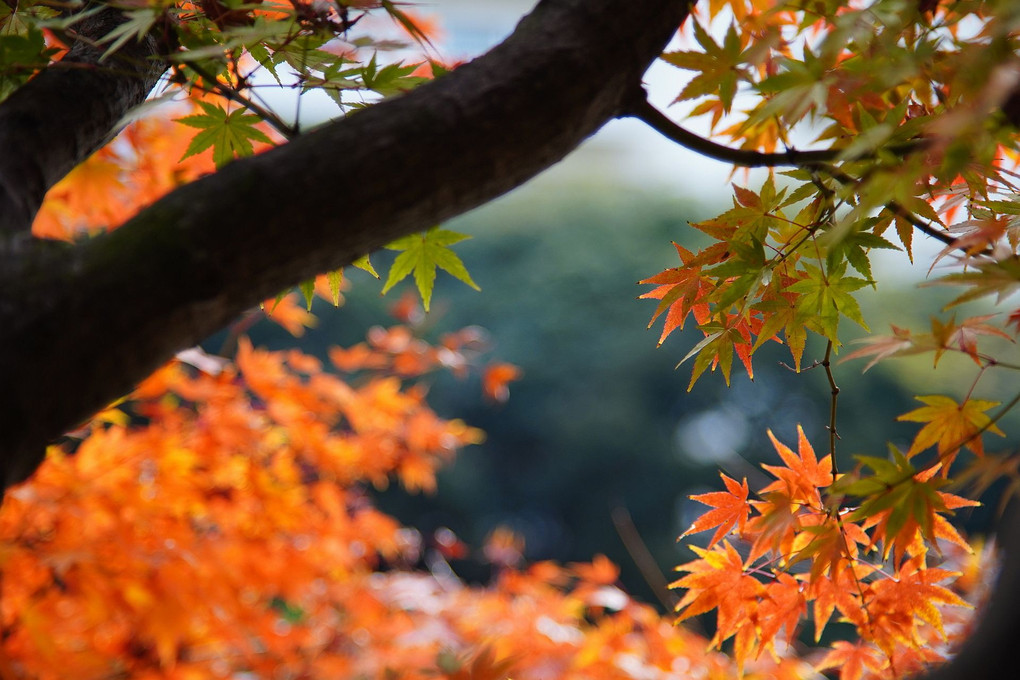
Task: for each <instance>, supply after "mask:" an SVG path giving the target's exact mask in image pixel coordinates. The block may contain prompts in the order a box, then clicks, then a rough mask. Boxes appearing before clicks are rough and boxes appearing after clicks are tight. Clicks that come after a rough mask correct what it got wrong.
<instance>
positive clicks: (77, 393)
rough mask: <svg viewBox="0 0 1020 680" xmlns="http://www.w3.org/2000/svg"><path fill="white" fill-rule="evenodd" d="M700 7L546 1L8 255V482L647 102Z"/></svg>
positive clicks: (4, 347) (2, 276)
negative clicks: (206, 166)
mask: <svg viewBox="0 0 1020 680" xmlns="http://www.w3.org/2000/svg"><path fill="white" fill-rule="evenodd" d="M687 6H688V3H687V2H686V1H683V0H669V1H666V0H544V1H543V2H541V3H540V4H539V6H538V7H537V8H536V9H535V11H534V12H533V13H532V14H531V15H530V16H528V17H526V18H525V19H524V20H522V21H521V23H520V25H519V26H518V28H517V29H516V30H515V32H514V33H513V35H511V36H510V37H509V38H508V39H507V40H506V41H505V42H504V43H503V44H501V45H499V46H498V47H496V48H495V49H493V50H492V51H491V52H490V53H488V54H486V55H484V56H483V57H480V58H479V59H477V60H475V61H474V62H472V63H469V64H467V65H465V66H462V67H461V68H458V69H457V70H456V71H454V72H453V73H451V74H449V75H447V76H444V77H443V78H441V79H439V80H437V81H435V82H433V83H429V84H428V85H425V86H423V87H420V88H418V89H416V90H415V91H413V92H411V93H409V94H408V95H405V96H402V97H399V98H396V99H393V100H391V101H387V102H383V103H381V104H379V105H376V106H373V107H371V108H369V109H367V110H364V111H362V112H358V113H356V114H354V115H352V116H350V117H349V118H347V119H345V120H342V121H339V122H336V123H332V124H329V125H326V126H324V127H323V128H321V129H319V130H317V131H315V132H312V133H310V134H308V135H306V136H303V137H301V138H299V139H297V140H295V141H293V142H291V143H288V144H286V145H284V146H282V147H280V148H278V149H275V150H273V151H270V152H268V153H266V154H264V155H262V156H259V157H256V158H251V159H245V160H243V161H238V162H235V163H233V164H231V165H229V166H227V167H226V168H225V169H223V170H222V171H220V172H217V173H216V174H214V175H210V176H208V177H206V178H204V179H202V180H200V181H197V182H194V183H192V184H190V185H188V186H185V187H182V188H181V189H179V190H177V191H175V192H173V193H171V194H170V195H168V196H166V197H165V198H164V199H162V200H161V201H159V202H157V203H156V204H154V205H153V206H151V207H150V208H148V209H146V210H144V211H143V212H142V213H140V214H139V215H138V216H137V217H135V218H134V219H132V220H131V221H130V222H129V223H128V224H126V225H124V226H122V227H121V228H120V229H118V230H117V231H115V232H113V233H112V234H109V235H107V236H104V237H101V238H97V239H94V240H91V241H87V242H85V243H82V244H80V245H78V246H74V247H70V246H64V245H57V244H47V243H39V242H33V243H29V244H22V245H21V246H20V247H18V248H14V249H10V248H8V250H7V252H6V253H0V257H2V258H3V261H0V328H2V329H3V331H2V333H0V385H4V387H5V388H4V390H3V391H2V393H0V432H3V447H4V450H3V452H2V453H3V459H2V470H0V474H2V475H3V482H4V485H5V486H6V485H10V484H12V483H14V482H16V481H18V480H21V479H24V478H25V477H26V476H27V475H29V474H31V472H32V471H33V470H34V469H35V468H36V467H37V465H38V463H39V461H40V460H41V456H42V452H43V449H44V445H45V444H46V442H47V441H49V440H52V439H53V438H54V437H56V436H58V435H60V434H61V433H62V432H64V431H66V430H69V429H71V428H73V427H74V426H75V425H76V424H77V423H79V422H80V421H81V420H83V419H84V418H86V417H87V416H88V415H89V414H90V413H92V412H94V411H96V410H97V409H100V408H102V407H103V406H104V405H105V404H106V403H108V402H110V401H111V400H113V399H115V398H117V397H118V396H120V395H122V394H124V393H126V392H128V391H129V390H130V389H131V388H132V386H133V385H134V384H135V383H136V382H137V381H139V380H141V379H142V378H144V377H145V376H146V375H147V374H148V373H149V372H151V371H152V370H153V369H155V368H156V367H157V366H158V365H159V364H160V363H162V362H164V361H166V360H167V359H168V358H170V357H171V356H172V355H173V353H174V352H176V351H177V350H180V349H181V348H183V347H187V346H189V345H191V344H194V343H196V342H198V341H199V340H201V339H202V338H204V337H206V336H207V335H209V334H210V333H212V332H214V331H215V330H217V329H218V328H221V327H222V326H223V325H225V324H226V323H228V322H229V321H230V320H231V319H232V318H233V317H234V316H236V315H237V314H238V313H239V312H241V311H242V310H244V309H245V308H247V307H250V306H251V305H253V304H255V303H256V302H258V301H259V300H261V299H264V298H265V297H268V296H270V295H272V294H274V293H275V292H277V291H279V290H281V289H282V288H285V287H287V286H290V285H293V284H294V283H296V282H297V281H299V280H302V279H304V278H307V277H310V276H312V275H314V274H316V273H317V272H321V271H324V270H327V269H334V268H337V267H340V266H342V265H345V264H348V263H350V262H351V261H352V260H353V259H355V258H356V257H358V256H360V255H363V254H365V253H367V252H370V251H372V250H374V249H376V248H378V247H380V246H382V245H384V244H386V243H388V242H390V241H392V240H393V239H394V238H396V237H398V236H401V235H404V234H408V233H412V232H414V231H416V230H420V229H424V228H427V227H430V226H432V225H434V224H436V223H438V222H440V221H442V220H444V219H447V218H449V217H452V216H454V215H457V214H460V213H462V212H464V211H466V210H469V209H470V208H473V207H475V206H477V205H479V204H481V203H484V202H486V201H489V200H491V199H492V198H494V197H496V196H498V195H500V194H502V193H504V192H506V191H508V190H510V189H512V188H514V187H516V186H518V185H519V184H521V183H523V182H524V181H526V180H527V179H529V178H530V177H532V176H534V175H535V174H537V173H538V172H540V171H541V170H543V169H545V168H547V167H549V166H550V165H552V164H553V163H555V162H557V161H558V160H560V159H561V158H562V157H563V156H565V155H566V154H567V153H569V152H570V151H571V150H572V149H574V148H575V147H576V146H577V145H578V144H579V143H580V142H581V141H582V140H583V139H585V138H586V137H588V136H589V135H591V134H592V133H594V132H595V131H596V130H598V129H599V128H600V127H601V126H602V125H603V124H604V123H605V122H607V121H608V120H610V119H611V118H613V117H614V116H616V115H617V114H618V113H619V112H620V111H621V110H622V109H623V106H622V102H624V101H625V100H626V99H627V98H629V97H633V96H636V95H637V94H639V93H640V88H639V86H640V84H641V77H642V74H643V73H644V71H645V70H646V69H647V67H648V65H649V64H650V63H651V61H652V60H653V59H654V58H655V57H656V56H657V55H658V54H659V52H660V51H661V50H662V48H663V46H664V45H665V43H666V42H667V41H668V40H669V38H670V37H671V36H672V35H673V33H674V31H675V30H676V28H677V27H678V26H679V24H680V22H681V20H682V19H683V18H684V16H685V15H686V13H687ZM73 72H74V73H79V71H78V70H74V71H73ZM70 73H71V72H70V71H68V74H70ZM43 75H46V74H43ZM41 78H42V76H40V78H39V79H41ZM39 79H37V80H39ZM33 82H34V81H33ZM40 87H41V86H40ZM53 96H56V95H53ZM80 96H82V97H84V96H85V93H81V95H80ZM94 96H99V95H94ZM100 98H102V97H101V96H100ZM65 108H66V106H65ZM79 123H80V122H79ZM107 124H108V125H109V124H112V121H110V122H109V123H107ZM57 127H59V124H58V125H57ZM40 144H41V146H50V145H52V144H50V143H40ZM73 158H77V155H75V156H73V157H72V156H70V155H69V156H68V157H67V158H65V159H62V160H61V163H60V164H59V165H60V167H63V166H64V165H66V164H68V163H71V162H72V160H73Z"/></svg>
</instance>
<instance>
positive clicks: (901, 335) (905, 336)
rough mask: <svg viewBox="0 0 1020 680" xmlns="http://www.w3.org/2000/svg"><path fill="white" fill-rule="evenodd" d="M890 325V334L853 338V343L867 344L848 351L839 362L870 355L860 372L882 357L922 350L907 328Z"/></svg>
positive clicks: (865, 371)
mask: <svg viewBox="0 0 1020 680" xmlns="http://www.w3.org/2000/svg"><path fill="white" fill-rule="evenodd" d="M890 327H891V328H892V332H893V334H892V335H873V336H871V337H867V338H862V339H860V340H855V341H854V342H855V343H860V344H864V345H867V346H866V347H862V348H861V349H857V350H854V351H853V352H850V353H849V354H847V355H846V356H844V357H843V358H842V359H840V360H839V362H840V363H843V362H845V361H850V360H851V359H860V358H862V357H871V359H870V361H868V363H867V365H865V367H864V369H863V370H862V371H861V372H862V373H867V371H868V369H869V368H871V367H872V366H874V365H875V364H877V363H878V362H879V361H882V360H883V359H887V358H889V357H893V356H901V355H905V354H916V353H917V352H921V351H923V349H922V348H920V347H918V346H917V344H916V339H915V338H914V336H913V335H912V334H911V332H910V331H909V330H908V329H906V328H900V327H899V326H896V325H893V324H890Z"/></svg>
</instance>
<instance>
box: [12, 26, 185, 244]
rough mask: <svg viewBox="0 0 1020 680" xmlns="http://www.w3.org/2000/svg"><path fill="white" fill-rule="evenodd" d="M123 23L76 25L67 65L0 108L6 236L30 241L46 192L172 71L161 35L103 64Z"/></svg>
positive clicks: (63, 61) (133, 44)
mask: <svg viewBox="0 0 1020 680" xmlns="http://www.w3.org/2000/svg"><path fill="white" fill-rule="evenodd" d="M122 20H123V19H122V16H121V13H120V12H119V11H118V10H114V9H106V10H103V11H101V12H99V13H98V14H95V15H92V16H90V17H89V18H87V19H85V20H84V21H81V22H79V23H78V24H76V25H75V29H76V33H75V35H77V36H78V39H77V40H75V41H74V43H73V44H72V45H71V49H70V50H69V51H68V53H67V54H66V55H65V56H64V57H63V59H61V60H60V61H59V62H57V63H56V64H55V65H54V66H52V67H50V68H48V69H46V70H45V71H43V72H42V73H40V74H39V75H38V76H36V77H35V78H33V79H32V80H30V81H29V82H28V83H26V84H25V85H24V86H23V87H21V88H19V89H18V90H17V91H15V92H14V94H12V95H11V96H10V97H8V98H7V100H6V101H4V103H3V105H2V106H0V149H2V150H3V152H2V153H0V237H2V238H4V239H6V240H10V239H11V238H12V236H13V234H15V233H17V232H20V233H22V234H26V235H27V232H28V230H29V229H30V228H31V226H32V220H33V219H34V218H35V214H36V212H37V211H38V210H39V206H40V205H41V204H42V200H43V197H44V196H45V195H46V192H47V190H49V188H50V187H52V186H53V185H54V184H56V182H57V181H58V180H60V178H62V177H63V176H64V175H66V174H67V173H68V172H70V171H71V169H72V168H74V167H75V166H76V165H78V164H79V163H81V162H82V161H83V160H85V159H86V158H88V156H89V155H91V154H92V153H93V152H94V151H96V150H97V149H98V148H99V147H101V146H103V144H105V143H106V142H107V141H109V139H110V138H111V136H112V135H113V133H115V132H116V130H114V127H115V126H116V124H117V122H118V121H119V120H121V118H122V117H123V116H124V114H125V113H127V111H129V110H130V109H131V108H132V107H134V106H137V105H138V104H141V103H142V102H143V101H144V100H145V97H146V95H147V94H148V93H149V91H150V90H151V89H152V88H153V86H154V85H155V84H156V81H157V80H158V79H159V77H160V75H161V74H162V73H163V72H164V71H165V70H166V62H165V61H163V60H162V59H160V58H158V57H157V54H158V50H157V47H158V44H157V40H156V38H155V37H154V36H149V37H147V38H146V39H145V40H142V41H140V42H135V41H129V42H128V43H127V44H126V45H125V46H124V47H123V49H121V50H119V51H118V52H117V53H116V54H114V55H111V56H110V58H109V59H107V60H106V61H104V62H102V63H100V59H101V57H102V56H103V53H104V52H105V51H106V48H105V47H104V46H97V45H96V44H95V41H96V40H98V39H99V38H102V37H103V36H105V35H106V34H108V33H109V32H110V31H111V30H113V28H115V27H116V26H117V25H118V24H119V23H120V22H121V21H122Z"/></svg>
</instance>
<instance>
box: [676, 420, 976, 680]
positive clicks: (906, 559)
mask: <svg viewBox="0 0 1020 680" xmlns="http://www.w3.org/2000/svg"><path fill="white" fill-rule="evenodd" d="M769 434H770V437H771V439H772V444H773V446H774V447H775V449H776V451H777V453H778V454H779V456H780V458H781V459H782V462H783V465H781V466H772V465H765V466H763V467H764V468H765V470H767V471H768V472H769V473H770V474H771V475H772V476H773V477H775V481H773V482H772V483H770V484H768V485H767V486H765V487H764V488H762V489H761V490H760V491H758V493H757V499H755V498H753V497H751V496H750V492H749V488H748V485H747V480H746V479H745V480H743V482H742V483H738V482H737V481H736V480H734V479H731V478H730V477H727V476H726V475H725V474H723V475H721V476H722V479H723V482H724V484H725V487H726V490H725V491H718V492H712V493H706V494H700V495H696V496H692V498H693V499H694V500H697V501H698V502H700V503H703V504H705V505H708V506H710V507H711V508H712V509H711V510H709V511H708V512H706V513H705V514H703V515H702V516H701V517H699V518H698V519H697V520H696V521H695V522H694V523H693V524H692V525H691V527H690V528H689V529H688V530H687V532H686V533H685V535H687V534H691V533H697V532H701V531H707V530H710V529H715V532H714V534H713V535H712V538H711V540H710V541H709V543H708V547H707V548H699V547H696V546H692V550H694V552H695V553H696V554H697V555H698V559H696V560H694V561H692V562H689V563H687V564H684V565H681V566H680V567H678V568H677V569H678V571H683V572H687V575H685V576H683V577H682V578H680V579H678V580H677V581H676V582H674V583H673V584H672V585H673V587H676V588H684V589H685V592H684V596H683V599H682V600H681V601H680V603H679V604H678V605H677V609H678V611H680V612H681V614H680V620H681V621H682V620H685V619H688V618H690V617H692V616H695V615H698V614H702V613H705V612H708V611H710V610H712V609H715V610H717V625H716V631H715V635H714V637H713V638H712V641H711V642H712V645H714V646H719V645H721V644H722V643H723V642H725V641H727V640H729V639H730V638H733V643H732V654H733V656H734V658H735V660H736V662H737V664H738V666H743V665H744V664H745V663H746V662H747V661H748V660H752V659H758V657H759V656H760V655H761V654H762V652H765V651H767V652H769V653H770V654H771V655H773V656H776V657H783V656H785V655H786V654H788V653H789V651H788V650H789V646H790V645H791V644H792V643H795V642H796V640H797V636H798V634H799V632H800V625H801V623H802V621H804V620H806V619H807V617H808V614H809V612H810V614H811V618H812V619H813V621H814V632H815V635H814V638H815V642H816V643H817V642H818V641H819V640H820V639H821V637H822V634H823V631H824V630H825V628H826V625H827V624H828V623H829V621H830V620H832V618H833V616H834V614H837V615H838V618H839V620H841V621H843V622H847V623H849V624H852V625H853V627H854V629H855V631H856V637H857V639H856V640H854V641H846V640H836V641H834V642H832V643H831V645H830V646H829V647H828V648H827V651H819V652H818V653H815V654H811V653H807V654H805V653H804V652H800V654H801V655H802V656H804V657H811V656H813V657H814V659H815V663H814V666H815V668H816V670H819V671H821V670H825V669H829V668H839V676H840V678H841V679H842V680H860V679H861V678H885V677H903V676H905V675H909V674H911V673H914V672H917V671H919V670H921V669H923V668H924V667H925V666H927V665H930V664H932V663H936V662H939V661H943V660H945V658H946V655H947V654H948V653H949V652H950V651H951V650H952V648H953V647H954V645H955V644H956V643H958V642H960V641H961V640H962V639H963V638H964V637H965V636H966V635H967V633H968V632H969V627H970V620H971V604H970V603H969V602H968V599H974V598H975V597H977V596H980V594H981V593H982V592H983V589H984V588H985V587H986V585H984V584H982V583H981V582H980V579H979V578H978V574H979V573H980V571H981V569H982V560H983V559H987V555H983V554H981V553H980V551H978V552H976V551H975V550H974V549H973V548H972V547H971V546H970V545H969V544H968V543H967V542H966V541H965V540H964V539H963V538H962V537H961V536H960V534H959V533H958V532H957V531H956V530H955V529H954V528H953V527H952V525H950V524H949V522H948V521H947V520H946V519H945V517H944V515H945V514H947V513H949V512H951V511H952V510H954V509H957V508H961V507H966V506H973V505H977V503H975V502H974V501H969V500H967V499H964V498H961V497H959V496H955V495H953V494H948V493H945V492H942V491H937V490H935V489H937V488H938V484H931V485H930V486H925V485H927V484H930V483H931V482H932V477H933V476H934V473H935V471H937V469H938V468H937V467H935V468H931V469H929V470H925V471H923V472H920V473H917V474H916V475H915V476H914V479H913V480H908V481H913V482H914V483H916V484H917V485H918V486H919V488H920V489H921V490H920V491H919V492H918V493H917V494H915V495H914V496H912V497H911V500H914V501H916V502H919V503H921V504H924V503H927V504H926V505H925V506H924V507H923V509H922V510H921V511H920V512H918V513H913V512H908V513H903V514H900V513H897V508H896V507H895V506H894V503H896V502H899V501H902V500H903V497H898V496H893V495H892V493H891V488H890V491H889V492H887V493H888V499H889V501H888V502H881V501H879V502H877V503H872V504H871V505H870V506H868V505H862V506H861V507H859V508H844V507H841V506H842V502H843V499H844V497H845V493H844V492H843V491H841V487H840V480H841V479H843V478H844V477H845V476H841V475H839V474H837V473H836V472H835V471H834V470H833V465H832V457H831V456H825V457H823V458H822V459H820V460H819V459H818V457H817V456H816V455H815V452H814V449H813V448H812V446H811V444H810V442H808V440H807V437H806V436H805V435H804V432H803V430H800V429H798V434H799V441H798V450H797V451H796V452H795V451H793V450H792V449H790V448H789V447H787V446H786V445H785V444H783V443H781V442H779V441H778V440H777V439H776V438H775V437H774V436H773V435H772V434H771V433H769ZM846 481H847V480H846V479H844V485H843V488H844V489H845V488H847V487H846V485H845V483H846ZM849 488H852V487H849ZM730 532H735V533H736V534H737V535H738V536H739V538H740V539H742V541H744V542H745V543H746V545H747V549H746V550H745V551H743V552H738V550H737V548H736V547H734V545H732V544H731V543H730V542H729V541H728V540H726V539H725V538H724V537H725V536H726V535H727V534H728V533H730ZM933 561H935V562H938V563H940V564H939V565H938V566H936V565H935V564H929V563H930V562H933ZM951 565H952V567H955V570H954V568H951ZM965 598H968V599H965Z"/></svg>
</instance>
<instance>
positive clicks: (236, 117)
mask: <svg viewBox="0 0 1020 680" xmlns="http://www.w3.org/2000/svg"><path fill="white" fill-rule="evenodd" d="M196 103H197V104H198V105H199V106H201V107H202V110H203V111H205V113H202V114H196V115H194V116H185V117H184V118H178V119H177V122H178V123H183V124H184V125H187V126H188V127H193V128H197V129H198V130H200V132H199V133H198V134H197V135H195V137H194V138H193V139H192V140H191V144H189V145H188V148H187V150H186V151H185V152H184V155H183V156H181V160H184V159H185V158H187V157H188V156H194V155H195V154H197V153H201V152H202V151H205V150H206V149H208V148H209V147H212V150H213V161H214V162H215V163H216V167H222V166H223V165H226V164H227V163H229V162H230V161H232V160H233V159H234V157H235V156H250V155H252V154H253V153H255V149H254V147H252V140H255V141H257V142H265V143H266V144H271V143H272V140H270V139H269V137H267V136H266V135H265V133H264V132H262V131H261V130H259V129H258V128H256V127H254V126H255V124H256V123H258V122H259V121H260V118H259V117H258V116H256V115H254V114H251V113H245V112H244V111H243V110H241V109H238V110H236V111H231V112H230V113H227V110H226V109H223V108H221V107H219V106H216V105H215V104H210V103H208V102H202V101H200V102H196Z"/></svg>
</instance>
